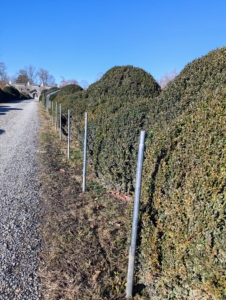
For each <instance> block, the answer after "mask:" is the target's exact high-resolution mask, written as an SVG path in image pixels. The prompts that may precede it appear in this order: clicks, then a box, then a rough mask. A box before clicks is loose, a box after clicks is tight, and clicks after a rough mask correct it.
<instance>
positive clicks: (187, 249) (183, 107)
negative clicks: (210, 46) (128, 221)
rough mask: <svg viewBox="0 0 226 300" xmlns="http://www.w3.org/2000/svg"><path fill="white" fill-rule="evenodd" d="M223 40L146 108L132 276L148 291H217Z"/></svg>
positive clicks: (187, 294)
mask: <svg viewBox="0 0 226 300" xmlns="http://www.w3.org/2000/svg"><path fill="white" fill-rule="evenodd" d="M225 62H226V48H225V47H224V48H221V49H218V50H215V51H211V52H210V53H209V54H208V55H206V56H204V57H203V58H201V59H198V60H195V61H194V62H192V63H190V64H189V65H188V66H186V67H185V69H184V70H183V71H182V72H181V74H180V75H179V76H178V77H177V78H176V79H175V80H174V82H172V83H170V84H169V85H168V87H167V88H166V89H165V90H163V91H162V93H161V94H160V96H159V97H157V98H156V99H155V100H154V102H155V107H154V108H155V109H154V108H153V107H152V110H150V111H149V113H148V118H147V120H146V125H145V126H146V128H147V131H148V135H147V140H146V153H145V163H144V172H143V192H142V199H141V211H142V213H141V224H140V228H141V235H140V245H139V263H140V264H139V278H140V282H142V283H144V285H145V286H146V289H145V290H146V293H147V294H148V295H149V296H151V297H153V298H154V299H224V298H226V285H225V282H226V272H225V267H224V266H225V263H226V256H225V242H226V231H225V227H224V226H225V219H224V218H225V211H226V202H225V199H226V190H225V186H226V180H225V178H226V176H225V175H226V172H225V170H226V169H225V166H226V146H225V145H226V121H225V120H226V119H225V116H226V63H225Z"/></svg>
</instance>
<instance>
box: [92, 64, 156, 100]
mask: <svg viewBox="0 0 226 300" xmlns="http://www.w3.org/2000/svg"><path fill="white" fill-rule="evenodd" d="M160 91H161V88H160V86H159V84H158V83H157V82H156V81H155V79H154V78H153V77H152V76H151V75H150V74H149V73H147V72H145V71H144V70H142V69H140V68H136V67H133V66H121V67H113V68H112V69H110V70H109V71H107V72H106V73H105V74H104V75H103V77H102V78H101V79H100V80H99V81H97V82H95V83H93V84H92V85H90V86H89V88H88V89H87V91H86V97H87V98H88V101H89V102H90V101H91V102H92V103H95V102H96V101H98V100H101V99H102V98H105V97H122V96H126V97H133V98H134V97H143V98H154V97H156V96H157V95H158V94H159V93H160Z"/></svg>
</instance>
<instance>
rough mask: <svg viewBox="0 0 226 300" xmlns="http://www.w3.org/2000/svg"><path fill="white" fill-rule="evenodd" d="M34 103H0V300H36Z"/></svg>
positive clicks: (37, 244) (38, 244)
mask: <svg viewBox="0 0 226 300" xmlns="http://www.w3.org/2000/svg"><path fill="white" fill-rule="evenodd" d="M37 110H38V108H37V100H33V99H30V100H23V101H12V102H8V103H5V104H0V299H1V300H4V299H23V300H25V299H29V300H32V299H35V300H36V299H41V297H40V293H39V288H38V277H37V274H36V272H37V268H38V258H37V254H38V252H39V250H40V248H41V241H40V238H39V235H38V230H37V224H38V213H39V211H40V207H39V200H40V185H39V182H38V172H39V164H38V160H37V151H38V143H37V137H38V129H39V119H38V113H37Z"/></svg>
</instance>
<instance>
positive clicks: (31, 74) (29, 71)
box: [25, 65, 37, 84]
mask: <svg viewBox="0 0 226 300" xmlns="http://www.w3.org/2000/svg"><path fill="white" fill-rule="evenodd" d="M25 70H26V72H27V76H28V78H29V82H30V83H31V84H34V83H36V78H37V72H36V69H35V67H34V66H32V65H29V66H28V67H25Z"/></svg>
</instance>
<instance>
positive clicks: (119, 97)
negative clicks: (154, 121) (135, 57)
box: [65, 66, 161, 192]
mask: <svg viewBox="0 0 226 300" xmlns="http://www.w3.org/2000/svg"><path fill="white" fill-rule="evenodd" d="M160 91H161V88H160V86H159V85H158V83H157V82H156V81H155V80H154V78H153V77H152V76H151V75H150V74H148V73H147V72H145V71H144V70H142V69H140V68H135V67H132V66H123V67H114V68H112V69H111V70H109V71H108V72H107V73H106V74H105V75H104V76H103V77H102V78H101V79H100V80H99V81H98V82H96V83H94V84H92V85H91V86H90V87H89V88H88V89H87V90H86V91H84V92H82V93H78V94H77V95H75V96H73V97H70V98H68V100H67V101H68V103H67V101H66V102H65V103H67V106H69V103H70V104H71V105H72V116H73V122H74V124H75V128H76V133H77V136H78V139H79V142H80V145H81V148H82V146H83V133H84V132H83V128H84V112H85V111H87V112H88V115H89V129H88V141H89V142H88V158H89V162H90V163H92V164H93V167H94V171H95V173H96V175H97V176H98V177H99V178H100V180H101V181H102V182H103V183H104V185H105V186H106V187H108V188H110V189H117V190H119V191H124V192H131V191H133V189H134V184H133V183H134V182H133V181H134V174H135V170H136V155H137V144H138V139H139V131H140V130H141V129H142V128H143V124H144V118H145V115H146V114H147V112H148V107H149V103H150V102H151V101H152V99H153V98H154V97H156V96H157V95H159V93H160Z"/></svg>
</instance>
